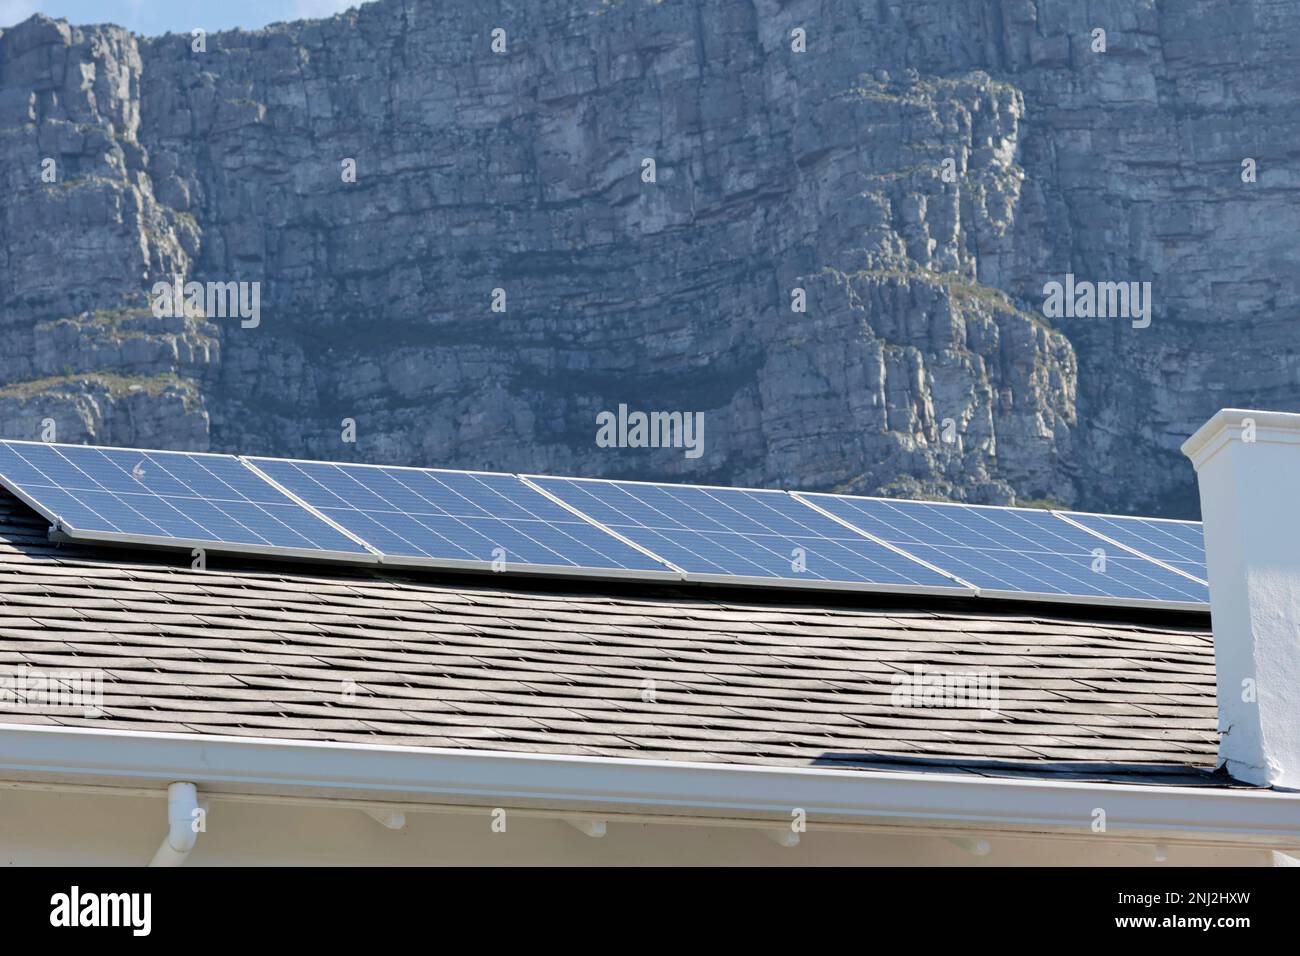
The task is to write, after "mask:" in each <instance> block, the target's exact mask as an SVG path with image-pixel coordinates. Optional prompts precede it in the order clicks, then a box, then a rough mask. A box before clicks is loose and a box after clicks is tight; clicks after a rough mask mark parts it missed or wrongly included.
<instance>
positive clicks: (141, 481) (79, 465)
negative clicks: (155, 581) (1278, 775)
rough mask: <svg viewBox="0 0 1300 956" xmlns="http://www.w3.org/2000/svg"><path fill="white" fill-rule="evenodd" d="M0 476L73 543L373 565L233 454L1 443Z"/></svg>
mask: <svg viewBox="0 0 1300 956" xmlns="http://www.w3.org/2000/svg"><path fill="white" fill-rule="evenodd" d="M0 476H3V478H4V483H5V484H6V486H8V487H9V488H10V489H11V490H13V491H14V492H15V493H17V494H18V495H19V496H20V497H22V498H24V500H26V501H27V503H28V504H29V505H31V506H32V507H33V508H35V509H36V510H37V511H39V512H41V513H42V514H44V515H45V516H46V517H47V518H48V519H50V521H51V522H53V523H55V524H57V525H58V526H59V527H60V529H61V530H62V531H63V532H64V533H66V534H68V535H69V536H70V537H74V538H83V539H97V540H110V541H111V540H119V541H124V542H135V541H138V542H141V543H146V544H148V543H161V544H173V545H183V544H188V545H197V546H202V547H210V548H218V549H219V548H222V547H225V546H230V547H232V548H233V547H238V549H240V550H244V551H249V552H252V553H257V552H258V551H259V550H261V549H266V550H274V551H276V552H277V553H289V554H305V555H310V556H331V555H340V556H345V557H347V558H349V559H352V560H376V558H375V557H374V556H373V555H372V554H371V552H370V551H369V550H368V549H367V548H366V547H365V546H364V545H363V544H361V543H359V542H357V541H355V540H353V539H352V538H350V537H349V536H348V535H346V534H344V533H342V532H341V531H339V530H338V529H336V528H334V527H331V526H330V524H329V523H328V522H325V521H322V520H321V519H320V518H319V517H318V516H316V515H314V514H312V513H311V512H310V511H309V510H307V509H305V508H303V507H302V506H301V505H299V504H297V503H296V502H294V501H293V500H291V499H290V498H288V497H287V496H285V495H284V494H283V493H281V492H279V491H277V490H276V489H275V488H273V487H271V486H270V485H268V484H267V483H266V482H264V481H262V480H260V479H259V478H258V477H257V476H256V475H255V474H254V473H253V472H251V471H250V470H249V469H247V468H245V467H244V466H243V465H242V464H241V463H240V462H239V460H238V459H236V458H235V457H234V456H231V455H211V454H204V453H199V452H168V451H138V450H133V449H118V448H98V447H94V446H88V445H58V444H52V443H44V442H19V441H0Z"/></svg>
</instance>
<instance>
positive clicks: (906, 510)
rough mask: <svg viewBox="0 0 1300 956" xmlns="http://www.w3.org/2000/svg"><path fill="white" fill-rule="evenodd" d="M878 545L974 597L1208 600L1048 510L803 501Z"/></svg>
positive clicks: (1180, 579)
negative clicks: (937, 571) (947, 577)
mask: <svg viewBox="0 0 1300 956" xmlns="http://www.w3.org/2000/svg"><path fill="white" fill-rule="evenodd" d="M806 497H807V498H808V500H809V501H811V502H814V503H815V504H816V505H817V506H819V507H821V508H824V509H825V510H827V511H829V512H831V513H832V514H834V515H836V517H839V518H841V519H843V520H844V521H846V522H848V523H849V524H851V525H853V526H854V527H855V528H859V529H860V530H862V531H864V532H866V533H867V534H870V535H872V536H874V537H876V538H879V539H880V540H882V541H887V542H889V543H890V544H893V545H895V546H897V547H900V548H902V549H903V550H905V551H907V552H908V553H909V554H914V555H916V556H917V557H919V558H922V559H924V560H925V561H928V562H930V563H931V564H933V565H935V566H936V567H940V568H942V569H944V570H945V571H948V572H949V573H951V574H955V575H957V576H958V577H960V578H962V579H964V580H966V581H969V582H970V583H971V584H973V585H975V586H976V587H977V588H979V589H980V592H981V593H989V592H992V593H1003V594H1009V595H1010V594H1014V595H1020V596H1031V595H1032V596H1069V597H1076V598H1121V599H1125V600H1129V601H1142V602H1146V601H1150V602H1159V603H1199V602H1204V601H1207V600H1209V594H1208V591H1207V590H1206V588H1205V585H1204V584H1202V583H1201V582H1199V581H1194V580H1192V579H1190V578H1188V577H1185V576H1183V575H1181V574H1178V573H1177V572H1175V571H1172V570H1170V569H1168V568H1165V567H1162V566H1161V565H1159V564H1157V563H1155V562H1154V561H1151V560H1148V559H1147V558H1144V557H1140V556H1139V555H1136V554H1133V553H1131V552H1129V551H1126V550H1124V549H1122V548H1118V547H1115V546H1113V545H1111V544H1110V543H1109V542H1107V541H1105V540H1103V539H1101V538H1099V537H1098V536H1097V535H1095V534H1091V533H1090V532H1088V531H1087V530H1085V529H1083V528H1080V527H1078V526H1076V525H1074V524H1072V523H1070V522H1069V521H1065V520H1063V519H1062V518H1061V517H1059V516H1058V515H1056V514H1053V513H1052V512H1049V511H1042V510H1038V509H1033V508H1001V507H989V506H981V505H961V504H950V503H940V502H929V501H901V500H892V499H885V498H856V497H849V496H844V495H820V494H813V495H807V496H806Z"/></svg>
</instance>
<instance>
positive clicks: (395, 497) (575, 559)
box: [246, 458, 680, 579]
mask: <svg viewBox="0 0 1300 956" xmlns="http://www.w3.org/2000/svg"><path fill="white" fill-rule="evenodd" d="M246 460H247V461H248V462H249V463H250V464H252V465H253V466H254V467H256V468H257V469H259V470H260V471H261V472H263V473H264V474H266V475H267V476H268V477H270V478H271V479H272V480H273V481H275V482H277V483H278V484H279V485H281V486H282V487H283V488H285V489H286V490H288V491H290V492H291V493H292V494H294V495H295V496H296V497H298V498H299V499H301V500H302V501H304V502H306V503H307V504H309V505H310V506H312V507H313V508H315V509H317V510H318V511H319V512H320V513H321V514H323V515H326V516H327V517H329V518H330V519H331V520H332V521H335V522H337V523H338V524H339V525H340V526H341V527H344V528H347V529H348V531H350V532H352V533H353V534H355V535H357V536H358V537H360V538H362V539H363V540H365V541H366V542H367V543H369V544H370V545H371V546H372V547H374V548H377V549H378V550H380V551H382V552H383V555H384V558H383V560H384V562H385V563H406V564H417V565H418V564H429V565H436V566H439V567H462V568H471V569H479V570H488V569H497V570H512V571H548V572H557V571H558V572H566V573H578V574H581V573H597V572H599V573H604V574H606V575H609V574H614V575H618V576H625V575H626V576H637V577H641V576H651V577H671V578H673V579H680V574H679V573H677V572H676V571H674V570H673V569H671V568H669V567H668V566H666V565H665V564H664V563H663V562H661V561H658V560H657V559H655V558H654V557H652V556H650V555H647V554H645V553H643V552H641V551H639V550H637V549H636V548H635V547H633V546H631V545H630V544H627V543H626V542H624V541H621V540H620V539H619V538H617V537H616V536H614V535H612V534H609V533H608V532H606V531H603V530H602V529H600V528H598V527H596V525H594V524H593V523H591V522H590V521H587V520H586V519H585V518H583V517H581V516H580V515H576V514H574V513H573V512H572V511H570V510H568V509H566V508H564V507H563V506H561V505H559V504H557V503H556V502H554V501H552V500H551V499H550V498H548V497H547V496H546V495H544V494H542V493H541V492H539V491H537V490H536V489H534V488H531V487H529V486H528V485H527V484H525V483H524V482H523V481H521V480H520V479H519V478H517V477H516V476H514V475H505V474H491V473H485V472H468V471H439V470H435V469H429V468H398V467H386V466H379V465H358V464H337V463H333V462H323V461H288V460H284V459H277V458H249V459H246Z"/></svg>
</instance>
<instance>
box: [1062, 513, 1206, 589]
mask: <svg viewBox="0 0 1300 956" xmlns="http://www.w3.org/2000/svg"><path fill="white" fill-rule="evenodd" d="M1063 514H1066V515H1067V516H1068V517H1069V518H1070V520H1071V521H1076V522H1078V523H1079V524H1081V525H1083V526H1084V527H1085V528H1087V529H1088V530H1090V531H1095V532H1097V533H1098V534H1104V535H1105V536H1106V537H1108V538H1110V539H1111V540H1112V541H1118V542H1119V543H1120V544H1122V545H1125V546H1126V547H1129V548H1132V549H1133V550H1134V551H1140V552H1142V553H1143V554H1145V555H1146V556H1147V557H1148V558H1155V559H1156V560H1157V561H1163V562H1164V563H1165V564H1167V565H1169V566H1170V567H1174V568H1177V569H1178V570H1179V571H1185V572H1186V573H1187V574H1190V575H1192V576H1193V577H1196V578H1200V579H1201V580H1202V581H1204V580H1206V579H1207V578H1206V575H1207V571H1206V569H1205V535H1204V534H1203V533H1202V531H1201V523H1200V522H1199V521H1169V520H1166V519H1162V518H1132V517H1128V516H1127V515H1090V514H1076V513H1074V512H1063Z"/></svg>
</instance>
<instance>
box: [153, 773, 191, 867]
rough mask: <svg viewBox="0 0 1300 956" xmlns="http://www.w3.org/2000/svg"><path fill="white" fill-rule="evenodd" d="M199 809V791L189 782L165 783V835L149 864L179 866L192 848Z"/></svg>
mask: <svg viewBox="0 0 1300 956" xmlns="http://www.w3.org/2000/svg"><path fill="white" fill-rule="evenodd" d="M198 809H199V791H198V788H197V787H195V786H194V784H192V783H173V784H169V785H168V786H167V836H165V837H164V838H163V841H162V844H161V845H160V846H159V847H158V852H157V853H155V854H154V855H153V859H152V860H151V861H150V862H149V865H150V866H180V865H181V864H182V863H184V862H185V858H186V857H188V856H189V855H190V851H191V850H193V849H194V844H195V843H197V842H198V839H199V834H198V831H197V830H195V828H194V823H195V820H196V819H197V816H196V811H197V810H198Z"/></svg>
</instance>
